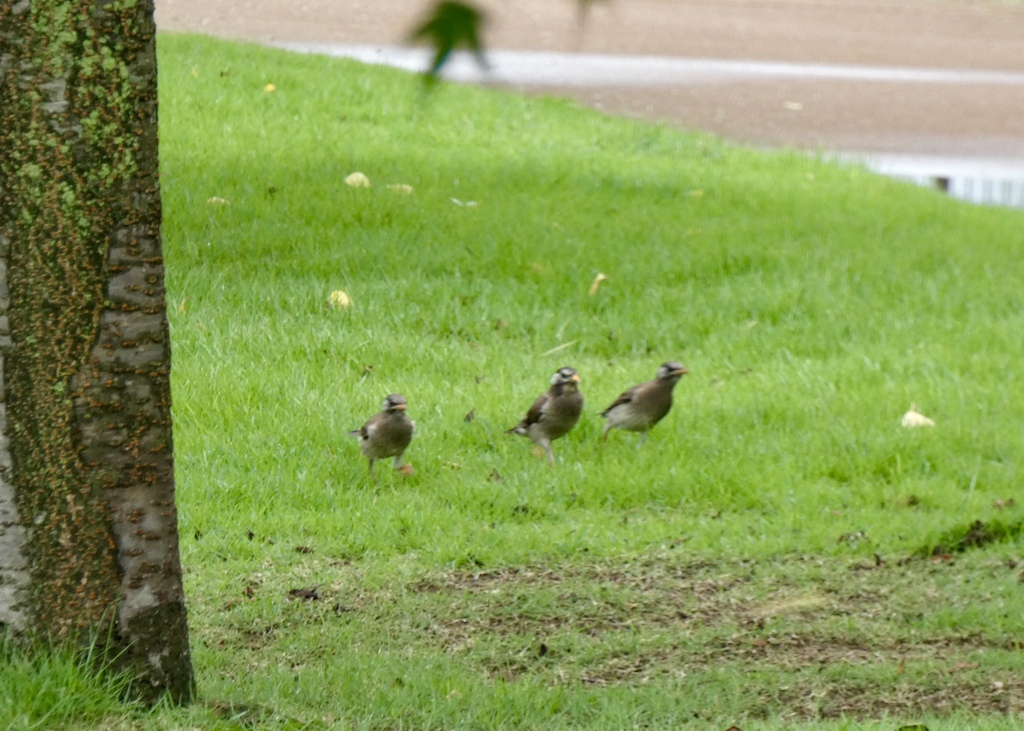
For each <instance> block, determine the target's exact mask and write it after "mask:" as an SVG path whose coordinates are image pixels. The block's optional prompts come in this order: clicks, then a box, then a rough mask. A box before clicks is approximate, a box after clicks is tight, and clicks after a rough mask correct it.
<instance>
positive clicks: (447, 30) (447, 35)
mask: <svg viewBox="0 0 1024 731" xmlns="http://www.w3.org/2000/svg"><path fill="white" fill-rule="evenodd" d="M483 19H484V16H483V13H481V12H480V11H479V10H477V9H476V8H474V7H473V6H472V5H467V4H466V3H461V2H453V1H451V0H446V1H445V2H441V3H438V4H437V5H436V6H434V9H433V12H432V13H431V14H430V15H429V16H428V17H427V19H426V20H425V21H424V22H423V24H422V25H421V26H420V27H419V28H417V29H416V30H414V31H413V32H412V35H411V36H410V37H409V40H410V41H426V42H427V43H429V44H430V45H431V46H433V48H434V61H433V63H432V64H431V65H430V70H429V71H428V72H427V76H428V77H431V78H433V77H436V76H437V72H438V71H440V70H441V67H442V66H444V64H445V63H446V62H447V61H448V57H449V56H450V55H451V52H452V51H454V50H455V49H456V48H458V47H460V46H461V47H464V48H467V49H468V50H470V51H472V52H473V54H474V55H475V56H476V59H477V63H479V64H480V66H481V67H482V68H485V69H486V68H487V59H485V58H484V52H483V44H482V43H481V41H480V29H481V27H482V26H483Z"/></svg>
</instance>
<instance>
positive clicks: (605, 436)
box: [601, 424, 612, 444]
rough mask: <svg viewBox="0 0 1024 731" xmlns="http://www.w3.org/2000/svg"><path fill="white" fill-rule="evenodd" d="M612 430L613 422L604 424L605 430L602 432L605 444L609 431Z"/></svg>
mask: <svg viewBox="0 0 1024 731" xmlns="http://www.w3.org/2000/svg"><path fill="white" fill-rule="evenodd" d="M611 430H612V425H611V424H605V425H604V431H603V432H601V444H604V443H605V442H607V441H608V432H610V431H611Z"/></svg>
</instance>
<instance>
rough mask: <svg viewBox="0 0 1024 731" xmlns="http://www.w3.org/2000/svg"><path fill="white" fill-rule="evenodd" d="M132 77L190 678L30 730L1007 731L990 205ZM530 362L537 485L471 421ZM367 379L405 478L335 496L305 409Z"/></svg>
mask: <svg viewBox="0 0 1024 731" xmlns="http://www.w3.org/2000/svg"><path fill="white" fill-rule="evenodd" d="M160 72H161V78H160V84H161V89H160V91H161V156H162V165H163V178H162V179H163V193H164V206H165V208H164V211H165V226H164V236H165V251H166V259H167V268H168V287H169V313H170V318H171V328H172V338H173V357H174V371H173V388H174V411H175V439H176V445H175V446H176V458H177V478H178V485H179V492H178V502H179V510H180V519H181V524H180V530H181V535H182V556H183V561H184V564H185V567H186V572H187V576H186V580H187V586H186V588H187V592H188V599H189V602H190V621H191V630H192V642H193V652H194V659H195V662H196V668H197V671H198V680H199V687H200V696H201V698H200V703H199V704H198V705H197V706H195V707H193V708H190V709H186V710H172V709H158V711H157V712H155V713H151V714H141V713H139V712H136V711H133V710H132V709H130V708H125V707H123V706H118V705H117V704H116V703H115V702H114V701H113V700H111V701H110V704H109V706H107V707H106V708H105V710H104V707H102V706H101V707H100V709H99V710H95V711H91V712H89V713H84V712H83V713H79V714H77V715H76V714H74V713H71V714H69V715H68V716H67V717H68V718H71V719H73V720H74V722H75V723H77V724H79V725H80V726H81V727H82V728H110V729H120V728H133V729H134V728H146V729H148V728H159V729H179V728H181V729H186V728H194V727H202V728H236V727H239V726H240V725H246V724H264V725H265V727H269V728H334V727H337V728H358V729H455V728H460V729H497V728H507V729H511V728H523V729H525V728H545V729H576V728H579V729H623V728H658V729H668V728H679V727H683V726H687V725H691V726H692V727H693V728H707V729H725V728H727V727H728V726H730V725H731V724H734V723H735V724H736V725H738V726H740V727H741V728H743V729H744V731H749V729H752V728H753V729H784V728H786V729H789V728H800V729H830V730H831V729H894V728H896V727H898V726H899V725H900V724H902V723H908V724H909V723H927V724H928V728H929V729H931V730H932V731H935V730H936V729H973V728H986V729H1011V728H1015V727H1016V726H1017V725H1018V724H1019V722H1020V717H1015V716H1014V715H1013V714H1015V713H1017V712H1019V711H1021V710H1024V655H1022V653H1021V644H1020V642H1021V640H1022V639H1024V596H1022V591H1024V587H1022V586H1021V585H1020V584H1019V582H1018V574H1019V573H1020V570H1021V566H1019V565H1018V561H1020V560H1021V559H1022V542H1021V538H1020V533H1021V521H1022V519H1024V500H1022V499H1021V498H1020V496H1019V495H1018V493H1019V492H1020V487H1021V484H1022V475H1021V471H1020V469H1019V465H1020V464H1021V462H1022V461H1024V427H1022V425H1024V380H1022V378H1021V373H1020V367H1021V366H1020V364H1021V362H1022V361H1024V214H1022V213H1021V212H1014V211H1008V210H996V209H986V208H979V207H973V206H970V205H966V204H962V203H958V202H955V201H953V200H950V199H948V198H946V197H944V196H942V195H940V194H939V193H937V192H934V191H929V190H924V189H919V188H916V187H912V186H910V185H905V184H901V183H898V182H894V181H892V180H888V179H885V178H881V177H878V176H875V175H872V174H869V173H867V172H865V171H863V170H861V169H857V168H853V167H841V166H837V165H834V164H830V163H826V162H823V161H820V160H816V159H813V158H810V157H807V156H804V155H800V154H795V153H792V154H791V153H771V154H766V153H761V152H756V151H752V150H747V149H741V148H737V147H733V146H730V145H727V144H724V143H722V142H720V141H718V140H715V139H713V138H710V137H707V136H704V135H699V134H686V133H682V132H680V131H677V130H675V129H671V128H667V127H660V126H652V125H646V124H641V123H637V122H631V121H625V120H620V119H613V118H608V117H604V116H601V115H599V114H596V113H594V112H591V111H588V110H585V109H582V108H580V107H579V106H578V105H576V104H575V103H572V102H568V101H562V100H556V99H524V98H521V97H517V96H512V95H509V94H502V93H496V92H492V91H487V90H482V89H478V88H464V87H457V86H443V87H440V88H439V89H437V90H436V91H435V93H433V94H432V95H429V96H427V95H424V93H423V90H422V89H421V88H420V86H419V83H418V81H417V79H416V78H414V77H411V76H409V75H407V74H404V73H401V72H398V71H394V70H388V69H383V68H373V67H366V66H361V65H359V64H356V63H353V62H347V61H340V60H329V59H325V58H319V57H309V56H296V55H289V54H286V53H282V52H277V51H272V50H266V49H262V48H258V47H253V46H244V45H238V44H230V43H224V42H219V41H213V40H208V39H201V38H196V37H181V36H163V37H161V41H160ZM268 84H272V85H273V88H274V90H273V91H268V90H267V89H268V88H270V87H267V85H268ZM353 171H361V172H363V173H365V174H366V175H367V176H368V177H369V178H370V179H371V180H372V182H373V187H372V188H352V187H349V186H347V185H346V184H345V182H344V178H345V177H346V176H347V175H348V174H349V173H351V172H353ZM389 184H407V185H411V186H412V187H413V189H414V192H413V193H412V194H411V195H407V194H403V193H402V192H400V191H396V190H393V189H389V188H388V187H387V186H388V185H389ZM214 198H217V199H222V200H223V201H226V203H219V202H210V200H211V199H214ZM453 199H456V200H458V201H461V202H463V203H466V202H470V201H472V202H475V203H476V205H457V204H456V203H455V202H453ZM598 272H602V273H604V274H605V275H607V277H608V279H607V281H606V282H605V283H604V284H603V286H602V287H601V289H600V291H599V292H598V293H597V294H596V295H594V296H591V295H590V294H588V288H589V286H590V283H591V281H592V280H593V278H594V277H595V275H596V274H597V273H598ZM338 289H341V290H344V291H345V292H347V293H348V295H349V296H350V297H351V300H352V304H351V306H350V307H348V308H347V309H340V310H334V309H331V308H329V307H327V304H326V303H327V299H328V296H329V294H330V293H331V292H332V291H334V290H338ZM556 348H559V349H558V350H557V351H556V352H553V353H549V352H548V351H552V350H554V349H556ZM670 359H679V360H682V361H683V362H685V363H686V365H687V366H688V367H689V369H690V371H691V374H690V375H688V376H686V377H685V378H684V379H683V381H682V382H681V383H680V384H679V386H678V387H677V389H676V406H675V408H674V410H673V412H672V413H671V414H670V415H669V416H668V417H667V418H666V419H665V421H664V422H663V423H662V424H660V425H659V426H658V427H657V428H656V429H655V430H654V431H653V432H652V434H651V437H650V438H649V439H648V440H647V443H646V444H645V445H644V446H643V448H642V449H640V450H637V449H635V448H634V443H635V437H634V436H633V435H630V434H624V433H622V432H615V433H613V434H612V435H611V437H610V438H609V441H608V444H607V445H604V446H603V447H601V446H600V445H599V443H598V436H599V433H600V429H601V419H600V418H599V417H598V413H599V411H600V410H601V409H602V408H603V407H604V406H607V405H608V403H610V402H611V400H612V399H614V397H615V396H616V395H617V394H618V393H619V392H620V391H622V390H623V389H624V388H626V387H627V386H629V385H632V384H634V383H637V382H639V381H641V380H647V379H649V378H651V377H652V376H653V375H654V372H655V370H656V369H657V367H658V365H659V364H660V363H662V362H663V361H665V360H670ZM562 365H571V366H573V367H575V368H577V369H578V370H579V372H580V375H581V376H582V379H583V382H582V390H583V392H584V394H585V397H586V399H587V406H586V410H585V413H584V416H583V418H582V419H581V422H580V424H579V426H578V427H577V428H576V429H575V430H574V431H573V432H572V433H571V434H570V435H569V436H568V437H567V438H565V439H563V440H560V441H559V442H556V443H555V452H556V454H557V455H558V457H559V461H558V464H557V465H556V466H554V467H550V466H548V465H547V464H546V463H545V461H544V460H543V459H540V458H538V457H537V456H536V455H534V454H533V453H532V452H531V449H530V447H531V445H530V444H529V443H528V442H527V441H526V440H524V439H521V438H517V437H512V436H508V435H506V434H504V431H505V430H506V429H508V428H509V427H511V426H512V425H513V424H515V422H516V421H517V420H518V419H519V418H520V417H521V416H522V414H523V413H524V412H525V410H526V408H527V407H528V406H529V404H530V402H531V400H532V399H533V398H534V397H535V396H536V395H537V394H539V393H540V392H541V391H543V390H544V389H545V388H546V386H547V383H548V380H549V378H550V376H551V374H552V373H553V372H554V371H555V370H556V369H557V368H558V367H559V366H562ZM393 391H397V392H400V393H403V394H404V395H405V396H406V397H407V398H408V400H409V404H410V414H411V415H412V417H413V418H414V419H415V420H416V421H417V435H416V438H415V440H414V441H413V444H412V446H411V448H410V449H409V451H408V453H407V459H408V461H409V462H411V463H412V464H413V465H414V467H415V470H416V471H415V473H414V474H413V475H411V476H409V477H406V476H403V475H399V474H397V473H395V472H394V471H393V470H391V468H390V465H387V464H381V465H380V467H381V469H380V470H379V472H380V479H379V481H377V482H376V483H374V482H372V481H370V480H369V477H368V472H367V465H366V461H365V460H364V459H363V458H362V457H361V456H360V455H359V452H358V444H357V443H356V441H355V440H353V439H351V438H350V437H347V436H346V434H345V432H346V431H347V430H349V429H353V428H356V427H358V426H359V425H360V424H361V423H362V422H363V421H364V420H365V419H366V418H367V417H369V416H370V415H371V414H373V413H375V412H376V411H377V410H378V409H379V408H380V403H381V401H382V400H383V398H384V396H385V395H386V394H387V393H389V392H393ZM912 402H913V403H916V404H917V407H918V409H919V410H920V411H921V412H923V413H925V414H927V415H928V416H930V417H931V418H933V419H934V420H935V421H936V424H937V426H936V427H935V428H922V429H914V430H910V429H903V428H901V427H900V424H899V422H900V417H901V415H902V414H903V413H904V412H905V411H906V410H907V409H908V408H909V406H910V404H911V403H912ZM470 411H473V413H474V415H475V418H474V419H473V420H471V421H467V420H466V419H465V418H464V417H465V415H466V414H467V413H468V412H470ZM1015 499H1016V501H1017V504H1014V500H1015ZM975 521H981V522H982V525H981V526H975V528H974V529H973V530H972V529H971V526H972V524H973V523H974V522H975ZM933 554H939V555H937V556H933ZM297 589H306V590H314V591H307V592H305V594H306V595H307V598H302V597H301V596H295V595H293V594H292V591H293V590H297ZM309 597H312V598H309ZM19 667H20V666H19ZM41 674H43V671H39V672H38V673H36V674H35V675H33V673H32V672H28V673H27V676H26V677H38V676H39V675H41ZM2 682H3V681H0V683H2ZM20 682H22V683H23V685H24V687H29V686H30V683H29V681H27V680H25V681H20ZM9 685H11V684H10V683H9ZM12 687H13V686H12ZM104 692H106V693H107V696H106V697H110V698H112V697H113V695H112V694H113V691H104V690H103V689H102V688H100V689H99V690H95V688H93V686H89V689H87V692H86V691H83V693H85V694H86V695H87V696H88V697H90V698H91V697H92V696H91V695H89V694H95V693H99V694H100V695H101V696H102V695H103V693H104ZM2 697H3V696H2V694H0V699H2ZM92 707H93V706H89V708H92ZM3 713H4V711H2V710H0V720H3V718H4V716H3ZM14 713H15V716H14V718H22V719H23V720H24V722H25V723H26V724H28V723H30V722H31V721H32V719H34V718H36V717H37V716H36V715H33V713H34V712H33V711H31V710H30V709H29V708H28V706H23V707H21V710H20V713H21V716H18V715H17V714H18V713H19V710H18V707H17V704H15V711H14ZM1007 714H1010V715H1007ZM39 727H47V726H45V725H43V726H39Z"/></svg>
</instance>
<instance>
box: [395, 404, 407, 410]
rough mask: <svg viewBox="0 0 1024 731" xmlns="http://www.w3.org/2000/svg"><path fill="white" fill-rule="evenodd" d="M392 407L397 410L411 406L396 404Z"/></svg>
mask: <svg viewBox="0 0 1024 731" xmlns="http://www.w3.org/2000/svg"><path fill="white" fill-rule="evenodd" d="M391 408H393V409H394V410H395V411H405V410H406V409H407V408H409V406H408V404H395V405H394V406H392V407H391Z"/></svg>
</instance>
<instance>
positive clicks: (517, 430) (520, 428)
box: [505, 422, 526, 437]
mask: <svg viewBox="0 0 1024 731" xmlns="http://www.w3.org/2000/svg"><path fill="white" fill-rule="evenodd" d="M505 433H506V434H518V435H519V436H521V437H525V436H526V426H525V425H524V424H523V423H522V422H520V423H518V424H516V425H515V426H514V427H512V428H511V429H509V430H508V431H507V432H505Z"/></svg>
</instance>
